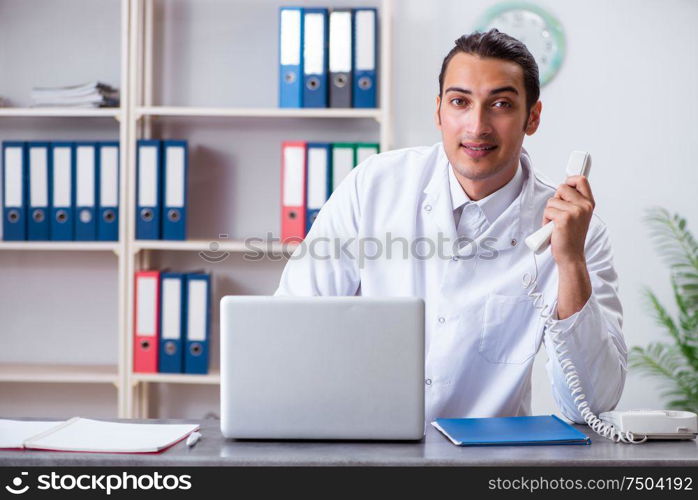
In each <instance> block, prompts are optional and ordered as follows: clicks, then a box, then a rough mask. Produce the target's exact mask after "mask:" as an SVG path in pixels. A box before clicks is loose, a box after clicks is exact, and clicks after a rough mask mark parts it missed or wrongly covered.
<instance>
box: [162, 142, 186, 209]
mask: <svg viewBox="0 0 698 500" xmlns="http://www.w3.org/2000/svg"><path fill="white" fill-rule="evenodd" d="M165 165H166V166H167V173H166V174H165V179H166V183H167V185H166V186H165V206H167V207H183V206H184V148H182V147H172V146H169V147H167V148H166V153H165Z"/></svg>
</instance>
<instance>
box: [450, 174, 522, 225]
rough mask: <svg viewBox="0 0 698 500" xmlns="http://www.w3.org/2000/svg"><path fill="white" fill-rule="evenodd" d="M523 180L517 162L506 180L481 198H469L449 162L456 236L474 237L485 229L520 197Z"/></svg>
mask: <svg viewBox="0 0 698 500" xmlns="http://www.w3.org/2000/svg"><path fill="white" fill-rule="evenodd" d="M523 181H524V179H523V171H522V167H521V162H519V164H518V165H517V167H516V172H515V173H514V176H513V177H512V178H511V179H510V180H509V182H507V183H506V184H505V185H504V186H502V187H501V188H499V189H498V190H497V191H495V192H493V193H490V194H489V195H487V196H485V197H484V198H482V199H481V200H478V201H472V200H471V199H470V197H469V196H468V194H467V193H466V192H465V190H464V189H463V187H462V186H461V185H460V182H458V179H457V178H456V175H455V172H454V171H453V166H452V165H450V164H449V168H448V185H449V190H450V192H451V203H452V204H453V219H454V222H455V224H456V233H458V236H459V237H463V238H469V239H474V238H475V237H477V236H479V235H480V234H481V233H482V232H483V231H485V230H486V229H487V228H488V227H489V226H490V225H491V224H493V223H494V221H495V220H497V217H499V216H500V215H501V214H502V213H503V212H504V210H506V209H507V207H508V206H509V205H511V204H512V202H513V201H514V200H515V199H516V198H517V196H519V193H520V192H521V187H522V186H523Z"/></svg>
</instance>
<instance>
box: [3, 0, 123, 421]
mask: <svg viewBox="0 0 698 500" xmlns="http://www.w3.org/2000/svg"><path fill="white" fill-rule="evenodd" d="M119 5H120V7H119V8H120V16H119V17H117V19H116V21H117V22H119V23H120V30H119V31H120V40H119V45H120V51H121V57H120V61H119V66H120V82H119V85H120V92H121V107H119V108H98V109H89V108H85V109H82V108H58V107H57V108H25V107H4V108H0V122H4V121H5V120H14V119H44V118H46V119H50V120H53V121H52V122H51V123H52V124H55V123H60V124H61V127H62V128H65V129H70V128H71V124H75V123H77V122H75V121H72V120H82V119H95V118H96V119H100V120H102V119H104V120H116V122H117V123H116V125H117V126H118V130H119V132H118V137H119V143H120V149H121V155H120V178H119V190H120V199H119V202H120V206H121V207H125V206H126V193H127V191H128V185H127V178H126V172H127V168H126V166H127V158H128V155H127V154H126V151H127V149H126V148H127V146H128V141H127V140H126V138H127V125H128V121H127V120H126V113H127V112H128V106H127V105H126V103H127V102H128V99H129V86H128V85H127V82H128V71H129V64H128V43H129V8H130V0H120V2H119ZM38 15H40V13H39V14H38ZM13 21H14V20H10V19H7V20H6V21H5V22H13ZM45 42H46V43H50V41H49V40H45ZM32 123H33V122H32ZM47 138H48V139H51V137H47ZM123 212H124V211H123V210H122V213H123ZM126 227H127V217H125V216H121V217H120V220H119V235H120V240H119V241H118V242H99V241H71V242H56V241H43V242H42V241H0V252H1V253H3V254H5V253H7V252H16V253H24V252H31V253H32V254H35V252H47V253H48V254H51V253H54V252H71V253H75V252H78V253H79V252H113V253H114V254H115V256H116V267H117V274H118V288H119V290H118V293H117V296H118V304H117V306H116V310H117V314H116V316H115V317H114V322H115V323H116V325H117V328H116V330H117V332H118V336H119V353H118V356H117V363H116V364H113V365H89V364H75V363H15V362H8V363H0V383H3V384H6V383H35V384H38V383H42V384H57V383H60V384H72V383H76V384H104V385H113V386H115V387H116V389H117V391H116V394H117V402H116V403H117V404H116V406H117V407H121V406H123V405H121V404H120V400H121V399H122V398H123V392H124V391H123V388H124V387H123V380H124V379H125V367H124V362H123V351H124V349H125V348H126V344H125V342H123V332H124V329H125V319H126V308H125V304H124V299H125V297H126V295H125V283H124V280H125V279H126V277H127V273H126V269H127V253H126V243H127V240H126V238H125V237H124V236H125V235H126ZM17 314H26V311H18V312H17ZM3 320H4V321H6V320H7V318H3ZM64 328H66V325H56V331H55V332H50V333H52V334H60V333H62V332H61V331H60V330H61V329H64ZM28 339H29V336H28ZM27 341H28V342H29V340H27ZM27 347H28V348H29V349H33V348H34V347H33V346H31V347H30V346H27ZM119 414H120V415H122V416H123V412H121V411H119Z"/></svg>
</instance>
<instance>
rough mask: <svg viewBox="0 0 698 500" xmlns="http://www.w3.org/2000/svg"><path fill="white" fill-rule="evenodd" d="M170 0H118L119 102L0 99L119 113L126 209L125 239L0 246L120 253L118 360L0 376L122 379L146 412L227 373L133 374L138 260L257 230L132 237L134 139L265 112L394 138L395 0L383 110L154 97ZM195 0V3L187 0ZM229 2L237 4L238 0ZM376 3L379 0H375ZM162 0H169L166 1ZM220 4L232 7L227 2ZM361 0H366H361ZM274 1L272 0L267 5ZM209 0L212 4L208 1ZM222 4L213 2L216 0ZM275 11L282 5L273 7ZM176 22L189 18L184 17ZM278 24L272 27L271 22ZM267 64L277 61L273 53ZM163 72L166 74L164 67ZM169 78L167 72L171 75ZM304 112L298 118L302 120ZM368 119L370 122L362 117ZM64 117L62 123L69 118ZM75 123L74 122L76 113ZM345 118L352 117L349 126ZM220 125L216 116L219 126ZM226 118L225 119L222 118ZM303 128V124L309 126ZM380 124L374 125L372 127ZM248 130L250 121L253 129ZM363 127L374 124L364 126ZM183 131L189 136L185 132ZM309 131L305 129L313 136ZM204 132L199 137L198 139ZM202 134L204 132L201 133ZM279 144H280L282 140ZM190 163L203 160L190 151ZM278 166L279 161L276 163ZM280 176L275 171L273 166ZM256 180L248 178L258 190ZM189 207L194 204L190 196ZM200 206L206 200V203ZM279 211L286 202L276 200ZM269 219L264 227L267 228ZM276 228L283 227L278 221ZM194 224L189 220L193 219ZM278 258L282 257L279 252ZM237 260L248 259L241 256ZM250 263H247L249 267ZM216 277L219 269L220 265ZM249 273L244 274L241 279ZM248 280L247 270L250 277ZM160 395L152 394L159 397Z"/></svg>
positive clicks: (387, 33)
mask: <svg viewBox="0 0 698 500" xmlns="http://www.w3.org/2000/svg"><path fill="white" fill-rule="evenodd" d="M164 1H165V0H121V1H120V14H121V17H120V23H121V29H120V34H121V35H120V36H121V39H120V47H121V61H120V70H121V73H120V91H121V107H120V108H118V109H61V108H0V120H7V119H22V120H25V119H44V118H45V119H47V120H68V119H70V120H82V119H99V120H102V119H104V120H110V119H111V120H116V121H117V122H118V128H119V141H120V180H119V182H120V198H119V201H120V216H119V235H120V240H119V241H118V242H0V253H4V252H25V251H30V252H32V255H34V252H91V253H94V252H107V253H109V252H111V253H113V254H115V257H116V266H117V268H118V271H117V272H118V293H117V301H118V305H117V310H118V317H117V318H115V321H116V323H117V331H118V361H117V363H116V364H115V365H79V364H73V363H66V364H55V363H50V364H49V363H46V364H41V363H39V364H35V363H0V383H3V384H4V383H16V382H21V383H27V382H32V383H42V384H43V383H46V384H53V383H76V384H84V383H89V384H103V385H114V386H115V387H116V388H117V391H116V393H117V398H118V401H117V408H118V416H119V417H147V416H155V415H149V411H148V408H149V407H152V406H153V405H152V404H151V403H152V401H151V400H152V399H153V397H154V396H155V391H153V390H152V388H151V386H153V385H154V384H184V385H187V386H189V387H196V386H216V385H218V384H219V383H220V373H219V371H218V368H217V366H216V365H217V363H214V366H213V367H212V370H211V372H210V373H209V374H208V375H203V376H202V375H186V374H161V373H147V374H146V373H134V372H133V345H132V344H133V342H132V331H133V297H134V289H133V288H134V283H133V275H134V272H135V271H137V270H139V269H147V268H150V267H151V266H152V267H155V265H156V264H155V262H156V261H157V260H158V258H160V257H161V256H168V255H169V256H174V255H180V256H182V255H188V254H187V253H190V254H191V255H192V256H196V255H197V253H201V252H210V251H216V252H228V253H230V254H233V255H237V256H238V257H240V256H243V255H244V254H245V253H246V252H248V251H250V249H249V248H247V246H246V243H245V240H244V239H243V238H245V237H247V236H257V235H256V234H246V232H245V231H243V233H244V234H236V235H235V237H234V238H231V239H220V238H213V239H211V240H207V239H201V238H200V237H199V238H197V239H191V240H186V241H161V240H156V241H141V240H136V239H135V227H134V220H135V206H136V205H135V185H136V182H135V179H136V141H137V140H138V139H140V138H151V137H153V138H159V137H158V133H157V128H158V126H159V125H160V124H161V123H163V122H168V121H171V122H175V121H176V122H177V123H182V122H184V123H186V125H187V126H190V127H198V126H199V124H201V123H202V121H203V122H205V123H209V125H210V123H214V124H227V123H237V124H238V125H239V124H240V123H243V124H247V123H249V124H250V127H245V128H246V129H247V128H252V129H254V127H258V128H259V134H264V133H265V129H264V127H260V126H259V123H260V122H259V120H262V122H263V123H265V124H271V125H273V126H274V127H277V130H278V129H279V128H281V129H282V130H283V128H284V127H287V128H288V129H289V133H291V132H294V130H293V129H294V126H295V125H297V124H298V123H302V124H303V127H306V128H307V129H308V130H315V129H317V130H322V128H323V126H324V125H323V124H326V123H334V124H340V123H341V124H342V126H341V127H340V130H351V127H352V125H351V124H353V123H355V122H356V123H366V120H368V121H369V123H370V122H371V121H372V122H373V123H374V125H373V127H374V128H375V131H376V133H375V137H374V138H373V141H374V142H379V143H380V147H381V150H382V151H387V150H389V149H390V147H391V138H392V121H391V120H392V118H391V116H392V114H391V100H390V99H391V95H390V92H389V89H390V87H391V82H390V73H391V72H390V68H391V47H390V44H391V38H392V30H391V23H392V5H393V0H380V1H379V2H378V6H379V16H378V18H379V27H378V29H379V40H380V52H379V104H380V108H377V109H280V108H273V107H269V108H267V107H262V108H260V107H236V106H233V107H231V106H221V107H213V106H208V107H206V106H203V107H202V106H181V105H174V106H173V105H157V104H155V102H154V96H155V93H156V91H155V83H154V75H155V74H156V68H155V53H154V50H155V45H156V44H157V43H166V41H162V40H158V38H157V33H156V32H155V30H156V25H157V19H156V13H157V11H156V4H158V3H160V2H163V3H164ZM178 1H179V4H180V5H182V4H186V5H190V6H192V7H193V6H195V5H196V6H197V7H198V4H197V2H196V1H195V0H178ZM238 1H239V2H241V3H243V1H244V3H245V5H246V7H247V8H248V9H250V8H256V7H257V5H258V4H257V3H255V2H254V1H253V0H236V2H238ZM188 2H190V3H188ZM236 2H231V3H236ZM271 3H275V4H278V5H294V4H293V3H292V2H290V1H289V2H284V1H283V0H279V1H274V0H271ZM373 4H376V1H374V2H373ZM160 5H162V4H160ZM221 5H225V6H226V7H228V4H227V3H225V2H223V3H222V4H221ZM356 5H359V4H358V3H356ZM269 6H270V3H269V2H267V4H266V7H267V8H268V7H269ZM323 6H326V7H333V6H335V7H345V6H346V5H345V4H342V3H341V2H339V1H337V0H326V2H324V4H323ZM210 7H211V4H210V3H208V4H207V8H210ZM214 8H215V7H214ZM274 10H276V6H274ZM179 22H184V23H186V22H187V19H186V17H185V18H180V19H179ZM268 22H269V23H272V24H273V30H274V31H276V29H277V27H276V24H277V22H278V17H277V16H276V15H274V16H273V17H270V18H269V19H268ZM270 29H271V27H270ZM266 56H268V57H267V60H268V63H269V64H271V65H274V69H276V65H277V64H278V63H277V61H276V59H275V58H274V57H273V54H266ZM161 76H162V75H161ZM165 77H168V76H167V75H165ZM299 120H300V122H299ZM362 120H363V121H362ZM60 123H63V122H62V121H61V122H60ZM69 123H72V122H69ZM344 123H346V124H347V126H346V127H344V125H343V124H344ZM216 126H218V125H216ZM223 126H224V125H223ZM304 130H305V128H304ZM372 130H373V129H372ZM246 131H247V130H246ZM363 133H364V135H365V134H366V133H367V132H365V131H364V132H363ZM341 134H342V132H339V133H338V136H337V138H336V140H337V141H338V142H339V141H342V140H343V136H342V135H341ZM184 138H186V137H184ZM311 139H312V137H308V140H311ZM199 140H201V138H199ZM204 140H205V139H204ZM272 147H275V148H278V149H279V151H280V147H281V145H280V143H279V144H274V145H273V146H272ZM189 165H190V170H191V169H197V168H202V167H201V166H200V165H197V163H196V162H195V161H192V160H191V159H190V163H189ZM266 168H268V169H269V171H270V172H272V171H273V172H279V171H278V169H279V168H280V164H279V165H278V166H277V165H272V166H268V167H266ZM275 169H276V170H275ZM274 175H276V174H274ZM254 188H255V186H249V188H248V187H246V186H245V187H244V189H251V190H253V189H254ZM267 206H271V207H273V208H270V210H277V209H278V196H277V197H276V198H274V199H270V200H269V201H268V204H267ZM190 208H191V205H190ZM197 208H199V209H200V207H199V206H197ZM215 209H216V207H215V206H210V207H208V206H207V207H206V210H215ZM278 210H280V209H278ZM265 229H268V228H260V232H262V231H263V230H265ZM275 230H276V231H277V232H278V230H279V228H275ZM190 232H191V226H190ZM263 248H264V250H263V251H262V253H263V254H265V255H273V256H275V257H278V256H281V259H282V260H283V256H284V255H289V254H290V253H291V252H292V251H293V249H294V248H295V245H292V244H289V245H282V244H281V243H279V242H278V241H277V242H272V243H269V244H268V245H267V244H266V243H265V244H264V245H263ZM278 260H279V259H275V261H278ZM238 261H244V259H239V260H238ZM241 265H244V266H245V268H246V270H245V273H244V274H245V276H246V277H249V276H250V275H251V274H250V273H252V274H253V273H254V272H256V271H255V269H256V268H255V266H258V265H260V264H258V263H256V262H244V264H241ZM248 266H249V269H247V268H248ZM214 277H215V272H214ZM240 279H243V278H240ZM245 279H249V278H245ZM220 298H221V297H220V296H216V295H214V296H213V297H212V300H213V303H214V304H216V303H217V301H219V300H220ZM211 322H212V324H215V323H217V318H216V317H215V316H213V315H212V317H211ZM156 399H157V398H155V400H156Z"/></svg>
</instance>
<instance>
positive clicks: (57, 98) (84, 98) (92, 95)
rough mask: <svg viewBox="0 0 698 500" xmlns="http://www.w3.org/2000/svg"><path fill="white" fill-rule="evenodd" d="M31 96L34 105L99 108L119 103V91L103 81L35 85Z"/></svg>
mask: <svg viewBox="0 0 698 500" xmlns="http://www.w3.org/2000/svg"><path fill="white" fill-rule="evenodd" d="M31 96H32V101H33V105H34V106H61V107H66V106H67V107H78V108H99V107H116V106H118V105H119V91H118V90H117V89H115V88H113V87H110V86H109V85H107V84H105V83H101V82H90V83H85V84H82V85H72V86H68V87H34V88H33V89H32V94H31Z"/></svg>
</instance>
